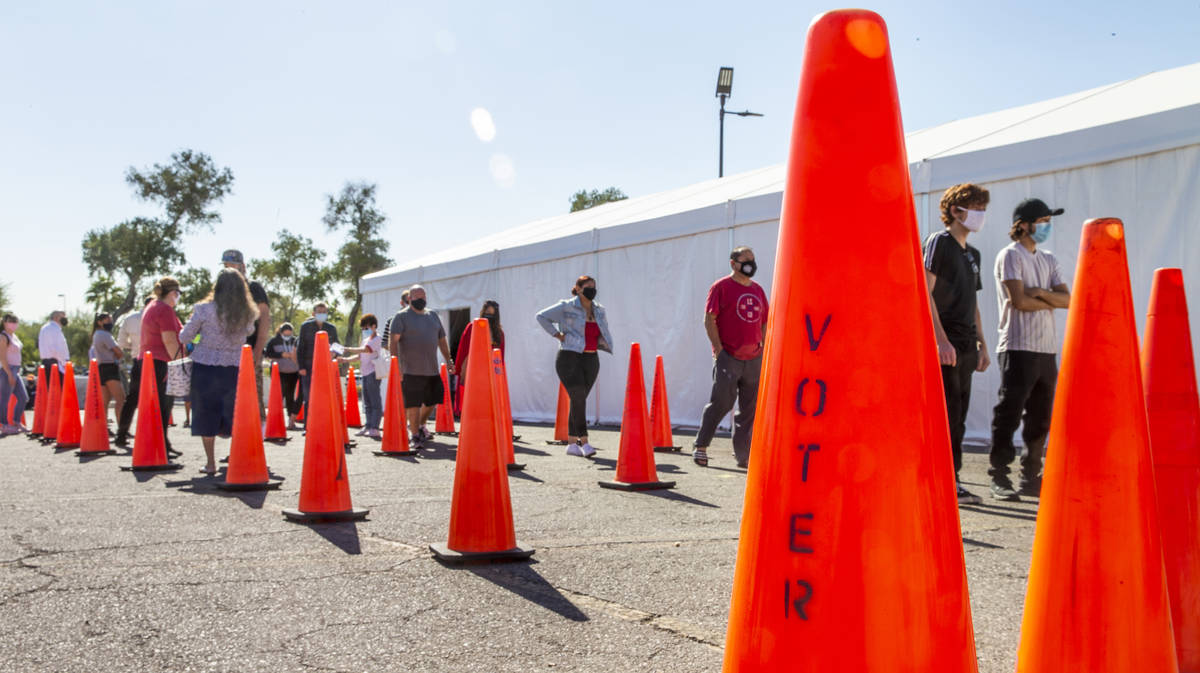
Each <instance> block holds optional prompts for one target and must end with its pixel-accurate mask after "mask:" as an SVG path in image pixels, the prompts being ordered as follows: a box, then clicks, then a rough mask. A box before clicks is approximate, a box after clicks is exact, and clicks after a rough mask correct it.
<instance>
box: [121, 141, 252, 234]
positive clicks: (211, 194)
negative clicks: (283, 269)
mask: <svg viewBox="0 0 1200 673" xmlns="http://www.w3.org/2000/svg"><path fill="white" fill-rule="evenodd" d="M125 182H126V183H128V184H129V186H130V187H132V188H133V191H134V194H135V195H137V197H138V198H140V199H142V200H143V201H150V202H151V203H156V204H158V205H160V206H162V207H163V210H164V211H165V212H166V216H167V219H166V222H167V224H169V225H170V226H171V227H173V228H180V227H182V228H183V230H184V231H182V232H179V233H184V232H186V233H193V232H195V231H196V230H197V229H200V228H201V227H203V228H206V229H208V230H209V231H212V230H213V225H214V224H216V223H217V222H220V221H221V215H220V214H219V213H217V212H216V211H215V210H210V207H211V206H212V205H213V204H216V203H220V202H221V201H222V200H224V199H225V196H226V195H227V194H229V193H230V192H231V191H233V172H232V171H230V170H229V169H228V168H219V167H218V166H217V165H216V164H215V163H213V160H212V158H211V157H209V156H208V155H207V154H205V153H203V152H193V151H192V150H181V151H179V152H176V153H175V154H172V155H171V163H170V164H168V165H166V166H163V165H161V164H154V166H152V167H151V168H150V169H148V170H146V171H145V172H141V171H138V170H137V169H136V168H134V167H132V166H130V167H129V170H127V171H125Z"/></svg>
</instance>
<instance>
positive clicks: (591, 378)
mask: <svg viewBox="0 0 1200 673" xmlns="http://www.w3.org/2000/svg"><path fill="white" fill-rule="evenodd" d="M571 294H572V295H574V297H573V298H572V299H564V300H562V301H560V302H558V303H557V304H554V305H553V306H549V307H547V308H544V309H542V310H541V311H540V312H539V313H538V314H537V321H538V323H539V324H540V325H541V326H542V329H544V330H546V332H547V333H548V334H549V335H550V336H552V337H554V338H555V339H558V340H559V341H560V342H561V345H560V346H559V350H558V358H557V359H556V360H555V361H554V370H555V371H556V372H558V378H559V380H561V381H562V384H563V387H564V388H566V389H567V396H568V397H570V398H571V413H570V415H569V416H568V419H567V442H568V444H567V454H568V455H571V456H584V457H588V458H590V457H591V456H592V454H594V453H596V449H594V448H592V445H591V444H588V438H587V416H586V405H587V396H588V393H589V392H591V390H592V385H593V384H595V383H596V375H597V374H599V373H600V357H599V355H597V354H596V352H597V351H598V350H602V351H604V352H606V353H609V354H612V342H613V341H612V335H611V334H609V332H608V319H607V318H606V317H605V314H604V307H603V306H601V305H600V304H597V303H596V301H595V299H596V279H595V278H592V277H591V276H580V277H579V279H578V280H576V281H575V287H574V288H572V289H571Z"/></svg>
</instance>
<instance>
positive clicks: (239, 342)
mask: <svg viewBox="0 0 1200 673" xmlns="http://www.w3.org/2000/svg"><path fill="white" fill-rule="evenodd" d="M257 324H258V307H257V306H256V305H255V300H254V299H253V298H252V297H251V295H250V288H249V287H248V286H247V284H246V279H245V277H244V276H242V274H241V272H240V271H238V270H237V269H230V268H225V269H221V271H219V272H218V273H217V280H216V282H214V283H213V288H212V291H210V292H209V293H208V296H207V297H205V298H204V299H203V300H202V301H201V302H200V303H198V304H196V306H195V307H194V309H193V311H192V317H191V318H189V319H188V321H187V324H186V325H184V326H183V331H182V332H180V333H179V338H180V339H182V340H183V341H185V342H190V341H191V340H192V339H194V338H195V337H196V336H197V335H199V336H200V337H201V339H200V341H199V342H198V343H197V344H196V347H195V348H194V349H193V350H192V387H191V399H192V407H193V409H194V411H195V413H194V418H193V419H192V436H193V437H199V438H200V441H201V442H202V443H203V444H204V455H205V457H206V458H207V460H208V462H207V463H206V464H205V466H204V468H203V469H201V470H200V471H201V472H203V473H204V474H207V475H209V476H212V475H214V474H216V473H217V461H216V455H215V450H216V440H217V436H218V435H220V436H221V437H229V436H230V435H232V434H233V412H234V407H235V406H236V402H237V388H238V385H237V384H238V366H239V365H240V364H241V359H242V347H244V346H246V345H247V344H246V336H247V335H249V334H253V333H254V329H255V326H256V325H257Z"/></svg>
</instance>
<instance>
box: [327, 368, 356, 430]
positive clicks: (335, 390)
mask: <svg viewBox="0 0 1200 673" xmlns="http://www.w3.org/2000/svg"><path fill="white" fill-rule="evenodd" d="M329 370H330V378H329V389H330V392H331V393H332V399H333V404H334V414H333V428H334V431H335V432H336V433H337V436H338V439H339V441H341V443H342V449H343V450H346V451H349V450H350V447H351V446H353V445H354V443H353V442H351V441H350V431H349V430H348V429H347V428H346V401H345V398H343V397H342V372H341V371H340V370H339V369H338V366H337V365H336V364H333V362H332V361H330V364H329Z"/></svg>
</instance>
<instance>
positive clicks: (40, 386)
mask: <svg viewBox="0 0 1200 673" xmlns="http://www.w3.org/2000/svg"><path fill="white" fill-rule="evenodd" d="M46 377H47V373H46V368H45V367H43V366H38V368H37V385H36V386H35V387H34V391H33V397H34V400H33V427H31V428H30V429H29V436H30V437H41V436H42V433H43V431H44V430H45V427H46V396H47V395H49V394H50V391H49V390H48V389H47V388H46Z"/></svg>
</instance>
